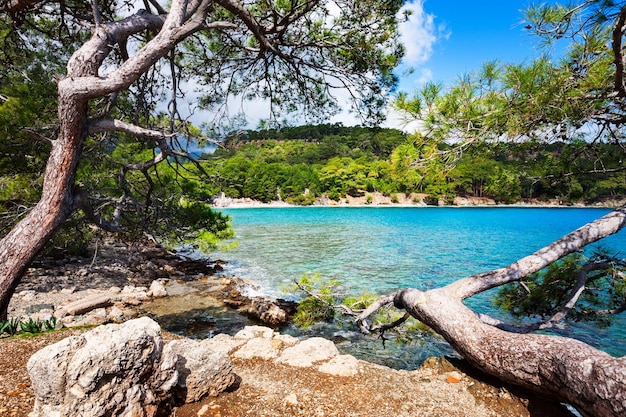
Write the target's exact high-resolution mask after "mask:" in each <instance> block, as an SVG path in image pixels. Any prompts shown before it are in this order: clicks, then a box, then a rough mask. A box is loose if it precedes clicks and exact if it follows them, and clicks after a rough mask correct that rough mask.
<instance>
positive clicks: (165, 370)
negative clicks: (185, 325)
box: [27, 317, 178, 417]
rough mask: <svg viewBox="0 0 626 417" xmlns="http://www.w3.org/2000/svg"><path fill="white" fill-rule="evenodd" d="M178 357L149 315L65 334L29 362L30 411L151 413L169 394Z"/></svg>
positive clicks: (45, 413) (42, 413) (36, 414)
mask: <svg viewBox="0 0 626 417" xmlns="http://www.w3.org/2000/svg"><path fill="white" fill-rule="evenodd" d="M177 359H178V356H177V355H176V353H174V352H173V351H172V350H171V349H170V348H168V347H165V348H164V346H163V340H162V338H161V332H160V328H159V325H158V324H157V323H156V322H154V321H153V320H151V319H149V318H147V317H143V318H140V319H137V320H132V321H128V322H126V323H124V324H122V325H117V324H110V325H106V326H100V327H97V328H95V329H93V330H91V331H89V332H87V333H84V334H83V335H81V336H72V337H69V338H66V339H64V340H62V341H60V342H58V343H55V344H53V345H49V346H47V347H45V348H43V349H42V350H40V351H38V352H37V353H35V354H34V355H33V356H32V357H31V358H30V360H29V361H28V364H27V368H28V373H29V375H30V378H31V381H32V385H33V390H34V391H35V406H34V408H33V412H32V413H31V416H32V417H39V416H42V417H43V416H53V415H62V416H78V415H89V416H93V417H99V416H110V415H129V416H130V415H133V416H138V417H141V416H146V413H147V411H146V410H149V409H153V408H154V407H157V406H158V405H159V404H160V403H161V402H162V401H163V400H165V399H167V398H169V395H170V394H169V392H170V391H171V389H172V388H173V387H174V386H175V384H176V382H177V381H178V372H177V370H176V362H177Z"/></svg>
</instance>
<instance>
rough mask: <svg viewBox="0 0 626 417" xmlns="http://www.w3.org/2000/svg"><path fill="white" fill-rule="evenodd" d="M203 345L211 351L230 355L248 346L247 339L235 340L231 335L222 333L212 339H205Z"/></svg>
mask: <svg viewBox="0 0 626 417" xmlns="http://www.w3.org/2000/svg"><path fill="white" fill-rule="evenodd" d="M202 343H203V344H204V345H205V346H206V347H207V348H209V349H213V350H214V351H216V352H222V353H226V354H227V355H230V354H231V353H233V352H234V351H235V350H237V349H238V348H239V347H241V345H244V344H246V339H235V338H234V337H232V336H231V335H229V334H226V333H220V334H217V335H215V336H214V337H212V338H210V339H204V340H203V341H202Z"/></svg>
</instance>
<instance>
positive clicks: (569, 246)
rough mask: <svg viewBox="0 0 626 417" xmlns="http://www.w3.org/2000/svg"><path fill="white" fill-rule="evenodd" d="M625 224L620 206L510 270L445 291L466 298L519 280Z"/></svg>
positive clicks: (465, 281) (484, 275)
mask: <svg viewBox="0 0 626 417" xmlns="http://www.w3.org/2000/svg"><path fill="white" fill-rule="evenodd" d="M625 225H626V207H620V208H618V209H616V210H615V211H612V212H611V213H609V214H607V215H605V216H603V217H601V218H599V219H597V220H595V221H593V222H591V223H588V224H586V225H584V226H582V227H581V228H579V229H577V230H575V231H573V232H571V233H569V234H567V235H565V236H564V237H562V238H561V239H559V240H557V241H556V242H554V243H552V244H550V245H548V246H545V247H544V248H542V249H540V250H538V251H537V252H535V253H533V254H532V255H529V256H526V257H525V258H522V259H520V260H519V261H517V262H515V263H513V264H511V265H509V266H507V267H504V268H500V269H496V270H493V271H489V272H485V273H481V274H477V275H473V276H471V277H467V278H463V279H460V280H458V281H456V282H453V283H452V284H450V285H448V286H447V287H445V288H447V289H448V290H450V292H451V294H455V295H456V296H457V297H459V299H465V298H468V297H471V296H472V295H475V294H478V293H481V292H483V291H486V290H488V289H491V288H495V287H499V286H500V285H503V284H506V283H508V282H514V281H518V280H520V279H522V278H524V277H526V276H528V275H530V274H532V273H535V272H537V271H540V270H541V269H543V268H545V267H546V266H548V265H550V264H551V263H553V262H555V261H557V260H559V259H561V258H563V257H564V256H566V255H569V254H570V253H574V252H576V251H579V250H580V249H582V248H583V247H585V246H587V245H589V244H590V243H593V242H597V241H598V240H600V239H602V238H605V237H607V236H609V235H612V234H614V233H617V232H618V231H620V230H621V229H622V228H623V227H624V226H625Z"/></svg>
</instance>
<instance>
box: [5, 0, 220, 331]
mask: <svg viewBox="0 0 626 417" xmlns="http://www.w3.org/2000/svg"><path fill="white" fill-rule="evenodd" d="M26 3H27V2H15V4H16V5H21V4H26ZM209 3H210V2H206V1H205V2H203V3H202V4H204V5H205V6H206V4H209ZM194 4H195V6H196V7H198V6H199V4H198V3H194ZM187 6H188V4H187V3H186V2H184V1H178V0H175V1H173V2H172V5H171V10H172V12H171V13H170V14H169V15H167V17H166V18H164V17H162V16H155V15H152V14H150V13H148V12H146V11H143V10H142V11H139V12H138V13H137V14H135V15H133V16H131V17H129V18H126V19H123V20H120V21H116V22H111V23H108V24H103V25H98V26H96V27H95V28H94V31H93V34H92V37H91V39H90V40H89V41H87V42H86V43H85V44H84V45H83V46H82V47H81V48H80V49H79V50H77V51H76V52H75V53H74V54H73V55H72V57H71V59H70V60H69V62H68V64H67V70H68V72H67V76H66V77H65V78H63V79H62V80H60V81H59V83H58V98H59V104H58V115H59V124H60V126H59V134H58V137H57V139H56V140H54V141H53V142H52V150H51V153H50V157H49V159H48V163H47V165H46V171H45V176H44V182H43V189H42V197H41V200H40V201H39V203H38V204H37V205H36V206H35V207H34V208H33V209H32V210H31V211H30V212H29V213H28V215H26V217H24V218H23V219H22V220H21V221H20V222H19V223H18V224H17V225H16V226H15V227H14V228H13V229H12V230H11V231H10V232H9V233H8V234H7V235H6V236H5V237H4V238H3V239H2V240H0V319H5V318H6V313H7V308H8V305H9V300H10V299H11V297H12V296H13V293H14V291H15V288H16V287H17V284H18V283H19V280H20V279H21V277H22V276H23V275H24V272H25V271H26V269H27V268H28V266H29V265H30V263H31V262H32V260H33V259H34V258H35V257H36V256H37V254H38V253H39V251H40V250H41V249H42V248H43V247H44V245H45V244H46V243H47V242H48V240H49V239H50V237H51V236H52V235H53V234H54V232H55V231H56V230H57V229H58V228H59V226H60V225H61V224H62V223H63V222H64V221H65V220H66V219H67V218H68V217H69V216H70V214H71V213H72V212H73V211H74V210H75V209H76V204H75V197H76V196H75V193H74V181H75V177H76V169H77V167H78V163H79V161H80V155H81V149H82V145H83V142H84V140H85V138H86V137H87V135H88V133H89V131H90V127H89V123H88V119H87V115H88V100H89V99H91V98H95V97H102V96H105V95H107V94H110V93H112V92H115V91H120V90H122V89H125V88H127V87H128V86H129V85H130V84H131V83H132V82H134V81H135V80H136V79H137V78H138V77H140V76H141V75H142V74H143V73H144V72H145V71H147V70H148V69H149V68H150V67H151V66H152V65H153V64H154V63H155V62H156V61H157V60H158V59H160V58H161V57H163V56H165V55H166V54H167V53H168V52H169V51H170V50H171V49H172V48H173V47H174V45H175V44H176V43H177V42H179V41H180V40H182V39H184V38H185V37H186V36H189V35H190V34H191V33H193V32H194V31H196V30H199V29H200V28H203V27H204V26H203V18H202V19H200V20H198V19H196V20H193V19H190V17H191V16H192V15H193V13H194V12H195V11H197V10H188V9H187ZM201 9H202V8H201ZM203 12H204V14H203V15H202V16H206V10H203ZM147 29H152V30H158V29H161V31H160V32H159V34H158V35H157V36H155V37H154V38H153V39H152V40H151V41H150V42H148V43H147V44H146V46H145V47H143V48H142V49H140V50H139V52H137V53H136V54H135V55H134V56H133V57H131V58H130V59H128V60H127V61H126V62H125V63H124V64H123V65H121V66H120V67H119V68H118V69H117V70H115V71H112V72H111V73H109V74H107V75H106V76H99V74H98V71H99V68H100V66H101V65H102V63H103V61H104V59H105V58H106V57H107V55H108V54H109V53H110V52H111V50H112V47H113V45H114V44H115V43H116V42H119V41H121V40H124V39H126V38H128V37H129V36H130V35H132V34H135V33H139V32H142V31H144V30H147Z"/></svg>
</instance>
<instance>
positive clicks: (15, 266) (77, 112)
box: [0, 83, 87, 320]
mask: <svg viewBox="0 0 626 417" xmlns="http://www.w3.org/2000/svg"><path fill="white" fill-rule="evenodd" d="M62 85H63V84H62V83H60V85H59V120H61V121H62V123H61V127H60V132H59V136H58V138H57V139H56V140H55V141H53V143H52V150H51V152H50V156H49V158H48V162H47V165H46V171H45V176H44V182H43V189H42V195H41V200H40V201H39V203H37V205H36V206H35V207H34V208H33V209H32V210H31V211H30V212H29V213H28V214H27V215H26V217H24V218H23V219H22V220H21V221H20V222H19V223H18V224H17V225H16V226H15V227H14V228H13V229H12V230H11V231H10V232H9V233H8V234H7V235H6V236H5V237H4V238H3V239H2V240H0V320H5V319H6V318H7V310H8V307H9V301H10V300H11V297H12V296H13V293H14V292H15V289H16V287H17V285H18V283H19V281H20V279H21V278H22V276H23V275H24V273H25V272H26V269H27V268H28V266H29V265H30V263H31V262H32V261H33V259H34V258H35V257H36V256H37V254H38V253H39V251H40V250H41V249H42V248H43V247H44V246H45V244H46V243H47V242H48V240H49V239H50V238H51V237H52V235H53V234H54V232H55V231H56V230H57V229H58V228H59V226H60V225H61V224H63V222H64V221H65V220H67V218H68V217H69V216H70V214H71V213H72V211H73V210H74V204H73V200H74V199H73V187H74V179H75V177H76V168H77V166H78V162H79V160H80V152H81V145H82V141H83V140H84V137H85V134H86V127H87V118H86V115H87V101H86V100H85V99H81V98H77V97H75V96H72V95H67V94H66V93H65V92H64V91H63V87H62Z"/></svg>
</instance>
